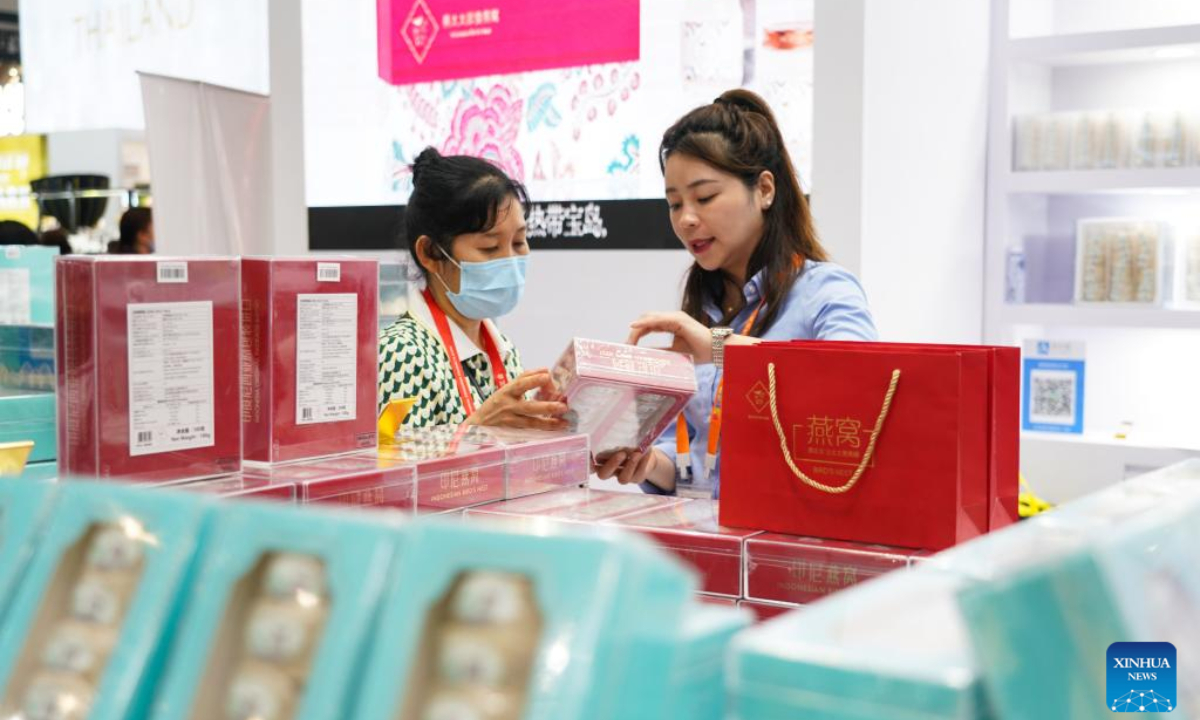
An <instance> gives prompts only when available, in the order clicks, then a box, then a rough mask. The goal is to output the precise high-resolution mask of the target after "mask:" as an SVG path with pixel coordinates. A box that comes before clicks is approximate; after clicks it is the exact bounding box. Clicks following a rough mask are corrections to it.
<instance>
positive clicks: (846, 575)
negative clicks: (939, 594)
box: [745, 533, 925, 604]
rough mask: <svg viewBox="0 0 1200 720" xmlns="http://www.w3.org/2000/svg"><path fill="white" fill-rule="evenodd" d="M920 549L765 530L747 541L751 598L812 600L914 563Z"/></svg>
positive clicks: (922, 555) (920, 555) (788, 601)
mask: <svg viewBox="0 0 1200 720" xmlns="http://www.w3.org/2000/svg"><path fill="white" fill-rule="evenodd" d="M924 554H925V553H924V552H923V551H920V550H909V549H907V548H893V547H884V546H882V545H863V544H860V543H852V542H843V541H840V540H823V539H819V538H810V537H795V536H792V535H779V534H776V533H765V534H763V535H758V536H756V537H752V538H750V539H749V540H747V541H746V561H745V564H746V598H747V599H750V600H767V601H770V602H785V603H800V604H807V603H810V602H814V601H816V600H819V599H820V598H822V597H825V596H826V595H830V594H832V593H835V592H837V591H839V590H842V589H844V588H847V587H850V586H851V585H857V584H858V583H860V582H863V581H864V580H870V579H871V578H874V577H878V576H879V575H883V574H884V573H887V572H891V571H893V570H901V569H904V568H907V567H909V566H910V565H911V564H912V562H913V560H914V558H921V557H924Z"/></svg>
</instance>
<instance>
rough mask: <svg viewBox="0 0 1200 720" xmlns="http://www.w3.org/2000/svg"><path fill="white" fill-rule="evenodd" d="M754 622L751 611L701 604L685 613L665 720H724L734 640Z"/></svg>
mask: <svg viewBox="0 0 1200 720" xmlns="http://www.w3.org/2000/svg"><path fill="white" fill-rule="evenodd" d="M752 622H753V616H752V615H751V614H750V611H748V610H745V609H742V608H733V607H722V606H719V605H709V604H706V603H700V602H697V603H695V604H693V605H691V606H690V607H688V608H687V610H686V611H685V612H684V615H683V636H682V639H681V640H680V643H679V650H678V654H677V660H676V663H675V665H674V669H673V670H672V672H671V677H670V679H669V681H668V687H667V691H668V693H669V697H668V702H670V703H671V704H670V705H669V706H668V709H667V712H666V713H665V714H664V715H663V717H667V718H688V720H724V718H725V711H726V706H727V696H726V694H725V664H726V659H727V657H728V654H729V647H730V645H731V643H732V642H733V638H734V637H735V636H736V635H737V634H738V633H739V632H741V631H742V630H744V629H746V628H747V627H749V626H750V625H751V624H752Z"/></svg>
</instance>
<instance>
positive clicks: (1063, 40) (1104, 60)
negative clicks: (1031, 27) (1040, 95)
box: [1008, 25, 1200, 67]
mask: <svg viewBox="0 0 1200 720" xmlns="http://www.w3.org/2000/svg"><path fill="white" fill-rule="evenodd" d="M1162 48H1173V49H1175V48H1179V49H1190V50H1193V51H1196V52H1197V54H1198V55H1200V25H1175V26H1171V27H1155V28H1138V29H1135V30H1114V31H1109V32H1094V33H1078V34H1071V35H1050V36H1046V37H1032V38H1021V39H1015V40H1011V41H1010V42H1009V45H1008V49H1009V59H1010V60H1012V61H1014V62H1034V63H1039V64H1042V65H1048V66H1052V67H1064V66H1068V65H1092V64H1108V63H1120V62H1145V61H1163V60H1171V59H1184V58H1178V57H1177V55H1178V53H1175V52H1172V53H1167V54H1165V56H1164V54H1163V53H1159V52H1158V51H1159V50H1161V49H1162ZM1195 56H1196V55H1193V56H1192V57H1195Z"/></svg>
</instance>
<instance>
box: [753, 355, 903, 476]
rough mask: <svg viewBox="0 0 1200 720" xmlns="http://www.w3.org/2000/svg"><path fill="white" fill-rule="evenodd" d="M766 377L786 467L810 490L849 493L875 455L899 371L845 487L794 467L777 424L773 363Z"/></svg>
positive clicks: (773, 420)
mask: <svg viewBox="0 0 1200 720" xmlns="http://www.w3.org/2000/svg"><path fill="white" fill-rule="evenodd" d="M767 377H768V379H769V380H770V388H769V390H770V396H771V421H772V422H774V423H775V434H776V435H778V436H779V449H780V450H782V451H783V459H784V460H785V461H787V464H788V467H789V468H791V469H792V473H794V474H795V475H796V477H798V478H800V480H801V481H802V482H803V483H804V484H805V485H808V486H809V487H811V488H814V489H816V490H820V491H821V492H827V493H830V494H832V495H840V494H841V493H844V492H849V491H850V489H851V488H853V487H854V486H855V485H856V484H857V483H858V480H859V478H861V477H862V475H863V473H864V472H866V470H867V466H868V465H870V464H871V457H872V456H874V455H875V441H877V440H878V439H879V431H880V430H882V429H883V421H884V420H887V416H888V411H889V410H891V409H892V398H894V397H895V396H896V385H897V384H899V382H900V369H899V368H897V369H895V370H892V380H891V382H890V383H888V389H887V394H886V395H884V396H883V407H882V408H880V409H879V417H878V418H877V419H876V420H875V427H874V428H873V429H872V430H871V439H870V441H868V442H867V451H866V452H865V453H863V458H862V460H861V461H860V462H859V463H858V467H857V468H855V470H854V474H853V475H851V476H850V479H849V480H847V481H846V484H845V485H826V484H824V483H821V482H818V481H816V480H813V479H812V478H810V477H809V476H808V475H805V474H804V471H803V470H801V469H800V468H798V467H796V463H795V462H793V461H792V451H791V450H790V449H788V444H787V436H786V435H784V434H783V424H782V423H780V422H779V408H778V407H777V406H776V401H775V363H769V364H768V365H767Z"/></svg>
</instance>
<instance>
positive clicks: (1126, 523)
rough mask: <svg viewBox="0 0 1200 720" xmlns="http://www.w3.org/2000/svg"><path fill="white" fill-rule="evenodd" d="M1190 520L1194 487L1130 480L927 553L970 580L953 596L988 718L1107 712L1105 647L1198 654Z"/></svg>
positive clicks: (1184, 713) (1195, 514)
mask: <svg viewBox="0 0 1200 720" xmlns="http://www.w3.org/2000/svg"><path fill="white" fill-rule="evenodd" d="M1198 524H1200V497H1198V496H1197V495H1196V494H1194V493H1192V494H1187V493H1184V494H1177V493H1172V492H1170V491H1169V490H1166V489H1162V488H1158V489H1156V488H1153V487H1151V486H1149V485H1146V484H1143V483H1141V482H1137V481H1130V482H1126V483H1123V484H1121V485H1118V486H1115V487H1112V488H1109V489H1107V490H1105V491H1102V492H1100V493H1096V494H1094V495H1091V496H1088V497H1086V498H1083V499H1081V500H1080V501H1077V502H1075V503H1070V504H1068V505H1064V506H1063V507H1062V508H1061V509H1060V510H1059V511H1056V512H1055V513H1051V514H1048V515H1045V516H1039V517H1038V518H1036V519H1034V520H1031V521H1027V522H1025V523H1022V524H1021V526H1018V527H1017V528H1013V529H1012V530H1010V531H1005V532H1003V533H999V534H997V535H995V536H994V537H991V538H987V539H986V541H989V542H985V541H980V543H979V546H978V547H977V548H969V547H968V548H963V549H962V550H961V551H959V552H957V554H956V555H955V556H954V557H951V558H949V560H947V559H946V558H940V557H939V558H934V559H933V560H931V561H930V563H929V565H930V566H931V567H935V568H941V569H948V570H951V571H959V572H962V573H964V574H969V575H971V576H973V579H974V582H973V583H971V585H969V586H968V587H967V588H965V589H964V590H963V592H962V593H961V594H960V598H959V601H960V606H961V608H962V612H963V616H964V618H965V619H966V621H967V626H968V632H969V633H970V636H971V641H972V645H973V647H974V649H975V653H976V655H977V656H978V657H979V659H980V663H981V666H982V668H983V672H984V677H985V682H986V684H987V687H988V690H989V694H990V695H991V697H992V698H993V702H994V704H995V706H996V709H997V711H998V714H999V716H1000V717H1002V718H1042V717H1045V718H1054V719H1055V720H1084V719H1091V718H1099V717H1102V716H1107V715H1108V714H1109V713H1111V712H1112V710H1111V707H1110V706H1111V704H1112V703H1113V702H1114V701H1116V700H1117V699H1118V698H1120V697H1121V696H1123V695H1126V694H1127V693H1128V691H1129V689H1130V688H1127V687H1121V688H1109V687H1108V685H1109V683H1108V671H1109V669H1110V668H1109V665H1108V658H1107V655H1108V652H1107V651H1108V649H1109V647H1110V646H1111V645H1112V644H1113V643H1117V642H1154V641H1166V642H1177V643H1179V645H1180V653H1181V661H1182V660H1183V659H1185V658H1187V657H1188V656H1189V655H1191V656H1193V657H1198V658H1200V637H1198V636H1197V635H1196V634H1195V632H1194V631H1193V630H1189V629H1188V628H1195V627H1197V620H1198V619H1200V578H1197V577H1196V576H1195V568H1196V567H1200V532H1197V531H1196V529H1195V528H1196V527H1197V525H1198ZM984 551H987V552H989V553H990V554H991V555H992V557H991V558H988V557H985V556H984ZM1189 646H1190V647H1191V648H1192V649H1191V650H1190V652H1189V651H1188V650H1186V648H1188V647H1189ZM1014 658H1020V661H1019V662H1014ZM1181 677H1184V675H1183V674H1181ZM1179 690H1180V691H1185V690H1186V688H1184V687H1180V688H1179ZM1197 690H1198V689H1197V688H1196V687H1194V686H1193V687H1192V688H1191V690H1190V691H1191V693H1192V695H1193V697H1197V696H1200V692H1197ZM1110 696H1111V697H1110ZM1031 698H1036V699H1037V701H1036V703H1032V701H1031ZM1170 699H1171V700H1172V701H1173V702H1178V703H1179V704H1178V705H1177V706H1175V707H1174V712H1175V713H1176V714H1177V716H1180V717H1183V718H1187V717H1192V718H1195V717H1200V715H1198V714H1195V710H1194V708H1195V705H1194V704H1192V705H1191V708H1190V709H1189V704H1187V703H1184V702H1183V701H1181V700H1180V696H1178V695H1176V696H1174V697H1171V698H1170ZM1197 701H1200V697H1197Z"/></svg>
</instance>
